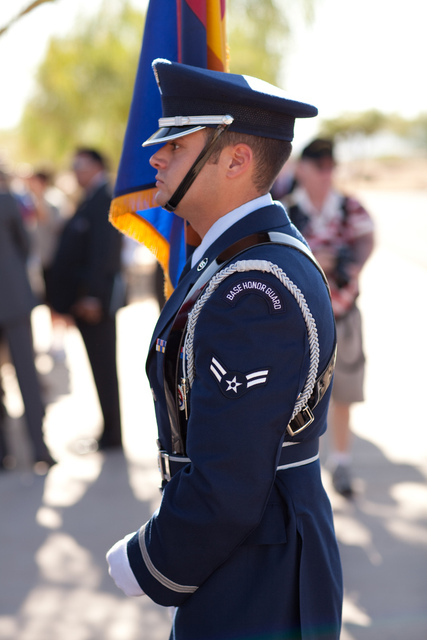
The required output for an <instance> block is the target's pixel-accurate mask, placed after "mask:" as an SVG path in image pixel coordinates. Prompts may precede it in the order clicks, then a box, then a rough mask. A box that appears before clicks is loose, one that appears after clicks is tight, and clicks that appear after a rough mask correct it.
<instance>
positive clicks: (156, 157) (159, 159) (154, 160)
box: [150, 147, 166, 169]
mask: <svg viewBox="0 0 427 640" xmlns="http://www.w3.org/2000/svg"><path fill="white" fill-rule="evenodd" d="M163 150H164V147H162V148H161V149H158V150H157V151H156V153H154V154H153V155H152V156H151V158H150V164H151V166H152V167H154V168H155V169H158V168H159V167H161V166H163V167H164V166H165V164H166V158H165V157H164V153H162V152H163Z"/></svg>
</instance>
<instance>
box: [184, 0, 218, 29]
mask: <svg viewBox="0 0 427 640" xmlns="http://www.w3.org/2000/svg"><path fill="white" fill-rule="evenodd" d="M185 2H186V3H187V5H188V6H189V7H190V9H191V11H192V12H193V13H195V14H196V16H197V17H198V18H199V20H200V22H201V23H202V24H203V26H204V27H206V0H185ZM224 8H225V7H224Z"/></svg>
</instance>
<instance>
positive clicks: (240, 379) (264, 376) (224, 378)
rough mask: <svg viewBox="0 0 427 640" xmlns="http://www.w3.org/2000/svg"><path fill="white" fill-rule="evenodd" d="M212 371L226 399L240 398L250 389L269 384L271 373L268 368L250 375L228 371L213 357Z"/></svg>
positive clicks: (252, 372) (251, 372)
mask: <svg viewBox="0 0 427 640" xmlns="http://www.w3.org/2000/svg"><path fill="white" fill-rule="evenodd" d="M210 371H211V373H212V375H213V376H214V377H215V378H216V380H217V382H218V384H219V388H220V389H221V391H222V393H223V394H224V395H225V397H226V398H240V396H243V395H244V394H245V393H246V392H247V391H249V390H250V389H253V388H254V387H258V386H261V385H265V384H267V380H268V375H269V372H270V370H269V369H267V368H264V369H258V370H257V371H250V372H249V373H241V372H240V371H232V370H228V369H226V368H225V367H224V366H223V365H222V364H221V363H220V361H219V360H218V359H217V358H216V357H215V356H212V360H211V364H210Z"/></svg>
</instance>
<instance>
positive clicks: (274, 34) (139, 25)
mask: <svg viewBox="0 0 427 640" xmlns="http://www.w3.org/2000/svg"><path fill="white" fill-rule="evenodd" d="M313 3H314V0H304V1H303V3H302V4H301V2H300V1H299V0H293V2H292V0H289V2H288V3H287V4H286V6H285V4H284V0H263V1H262V2H259V0H228V1H227V34H228V42H229V48H230V51H231V56H230V70H231V71H232V72H235V73H246V74H249V75H253V76H257V77H260V78H262V79H264V80H266V81H269V82H272V83H275V84H278V82H279V80H278V79H279V77H280V71H281V62H282V59H283V57H284V55H285V43H286V41H287V39H288V38H289V36H290V33H291V23H292V15H293V14H292V11H291V7H292V8H293V10H294V11H295V10H296V11H298V12H299V13H301V7H302V8H303V11H305V12H306V13H305V15H306V16H308V15H309V12H310V9H311V8H312V7H313ZM118 4H119V3H116V4H114V7H116V9H115V10H114V9H112V8H111V5H109V4H108V3H107V2H106V1H104V4H103V5H102V7H101V10H100V12H99V14H98V15H97V16H96V17H95V18H92V19H87V20H86V21H85V22H84V23H81V24H80V26H79V27H78V28H76V29H74V31H73V32H72V33H71V35H69V36H67V37H65V38H54V39H52V40H51V42H50V45H49V48H48V51H47V54H46V57H45V60H44V61H43V63H42V64H41V66H40V68H39V71H38V74H37V85H36V91H35V93H34V95H33V97H32V99H31V100H30V101H29V103H28V104H27V107H26V109H25V111H24V115H23V119H22V122H21V126H20V135H21V136H22V139H23V141H24V149H23V154H24V156H25V159H26V160H27V161H29V162H54V163H55V164H56V165H57V166H61V165H62V166H64V165H65V164H66V163H67V162H68V159H69V156H70V155H71V153H72V152H73V150H74V148H75V147H76V146H80V145H92V146H96V147H98V148H100V149H101V150H103V151H104V152H105V153H106V154H107V155H108V156H109V157H110V159H111V161H112V163H113V166H116V165H117V163H118V160H119V157H120V151H121V146H122V142H123V137H124V133H125V129H126V122H127V117H128V112H129V107H130V102H131V98H132V91H133V85H134V78H135V73H136V68H137V64H138V59H139V52H140V47H141V38H142V32H143V27H144V15H143V14H142V13H140V12H139V11H137V10H136V9H135V8H132V6H131V4H130V2H129V0H126V1H125V2H124V3H123V4H122V6H121V8H120V9H119V10H117V6H118Z"/></svg>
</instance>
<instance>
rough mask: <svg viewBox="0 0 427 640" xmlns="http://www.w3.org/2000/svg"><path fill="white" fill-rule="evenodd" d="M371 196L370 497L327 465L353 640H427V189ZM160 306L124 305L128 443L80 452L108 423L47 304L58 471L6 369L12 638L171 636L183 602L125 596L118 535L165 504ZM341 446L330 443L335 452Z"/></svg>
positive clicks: (75, 345) (366, 410) (2, 528)
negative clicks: (38, 453) (58, 360)
mask: <svg viewBox="0 0 427 640" xmlns="http://www.w3.org/2000/svg"><path fill="white" fill-rule="evenodd" d="M363 197H364V200H365V202H366V204H367V205H369V207H370V208H371V210H372V212H373V214H374V216H375V219H376V222H377V228H378V246H377V250H376V252H375V255H374V256H373V258H372V259H371V261H370V263H369V265H368V267H367V268H366V271H365V275H364V278H363V283H362V285H363V295H362V298H361V305H362V308H363V311H364V317H365V335H366V351H367V355H368V359H369V369H368V379H367V385H366V386H367V389H366V390H367V399H366V402H365V403H364V404H363V405H360V406H358V407H357V408H356V409H355V411H354V416H353V422H354V434H355V436H354V472H355V476H356V480H357V487H358V495H357V498H356V499H355V500H354V501H352V502H348V501H346V500H344V499H342V498H341V497H340V496H337V495H335V494H334V492H333V490H332V488H331V485H330V477H329V473H328V470H327V469H326V468H325V469H324V481H325V485H326V487H327V489H328V491H329V493H330V497H331V501H332V504H333V508H334V514H335V523H336V529H337V535H338V538H339V542H340V548H341V553H342V560H343V567H344V582H345V605H344V628H343V633H342V640H401V639H402V638H404V639H405V640H426V639H427V486H426V477H427V418H426V414H425V410H424V406H423V399H424V395H425V387H426V384H425V383H426V374H425V371H424V363H425V362H426V360H427V342H426V340H425V339H424V338H423V337H422V335H423V329H424V325H425V314H426V310H427V302H426V285H427V252H426V238H427V234H426V225H427V215H426V214H427V196H426V195H425V194H422V193H420V192H418V193H405V194H400V193H395V194H390V193H388V194H387V193H385V194H384V193H375V192H370V193H369V192H366V193H364V194H363ZM402 214H404V220H405V225H406V226H405V227H404V228H403V225H402V223H401V218H402ZM409 229H410V230H411V234H412V235H413V237H412V238H411V241H409V238H408V237H406V235H407V234H408V230H409ZM405 232H406V234H405ZM156 317H157V305H156V304H155V302H154V301H153V300H152V299H151V298H150V297H145V298H144V299H141V300H140V301H139V302H136V303H134V304H132V305H131V306H129V307H128V308H126V309H124V310H122V311H121V312H120V314H119V373H120V384H121V394H122V406H123V423H124V432H125V454H124V455H122V454H118V453H115V454H109V455H104V454H100V453H91V454H88V455H83V456H82V455H76V453H75V452H73V443H74V442H75V441H76V439H78V438H79V437H82V436H83V437H86V436H96V435H97V425H98V424H99V421H100V413H99V408H98V405H97V402H96V400H95V390H94V386H93V382H92V379H91V376H90V373H89V369H88V363H87V360H86V356H85V352H84V349H83V346H82V344H81V341H80V337H79V335H78V333H77V332H76V331H75V330H74V329H69V330H68V333H67V336H66V352H67V359H66V362H65V363H62V364H56V365H55V364H54V363H53V361H52V360H51V359H50V358H49V357H48V356H46V355H43V350H44V349H45V347H46V345H47V344H48V341H49V317H48V314H47V312H46V309H44V308H43V307H40V308H38V309H37V312H36V313H35V314H34V327H35V335H36V344H37V348H38V351H39V353H40V355H39V356H38V359H37V364H38V368H39V370H40V373H41V378H42V381H43V385H44V387H45V393H46V395H47V397H48V399H49V406H48V414H47V419H46V436H47V440H48V443H49V445H50V446H51V448H52V450H53V452H54V454H55V455H56V456H57V458H58V459H59V460H60V463H59V464H58V465H57V466H56V467H54V468H53V469H51V471H50V472H49V474H48V476H47V477H41V476H37V475H35V474H34V473H33V472H32V470H31V468H30V466H29V456H28V449H27V445H26V440H25V433H24V429H23V425H22V418H21V414H22V403H21V400H20V397H19V392H18V390H17V387H16V381H15V379H14V373H13V369H11V367H10V366H7V365H5V366H3V370H2V373H3V376H4V379H5V385H6V390H7V398H6V400H7V407H8V410H9V413H10V415H11V418H10V420H9V424H8V437H9V439H10V442H11V444H12V446H13V447H14V449H15V452H16V454H17V456H18V466H17V468H16V469H15V470H14V471H9V472H4V473H2V474H1V475H0V505H1V520H0V541H1V544H0V639H2V640H101V639H102V640H166V639H167V638H168V632H169V626H170V624H169V617H168V612H167V611H164V610H163V609H162V608H160V607H157V606H156V605H154V604H152V603H151V602H150V601H149V600H148V598H141V599H127V598H125V597H122V596H121V594H120V592H119V591H118V590H117V589H116V588H115V586H114V584H113V583H112V581H111V580H110V578H109V577H108V574H107V568H106V563H105V560H104V555H105V551H106V550H107V549H108V548H109V547H110V545H111V544H112V543H113V542H115V541H116V540H117V539H118V538H120V537H121V536H122V535H123V534H125V533H128V532H129V531H130V530H132V529H136V528H137V527H138V526H139V525H140V524H141V523H142V522H144V521H145V519H146V518H147V517H148V516H149V514H150V513H151V512H152V511H153V509H155V508H156V506H157V505H158V502H159V492H158V490H157V482H158V478H157V469H156V464H155V454H156V447H155V442H154V441H155V427H154V418H153V409H152V402H151V396H150V392H149V389H148V386H147V383H146V380H145V374H144V360H145V352H146V349H147V344H148V341H149V337H150V333H151V330H152V327H153V325H154V323H155V320H156ZM327 446H328V443H327V441H326V442H325V443H324V448H323V451H322V456H323V459H324V458H325V456H326V453H327ZM320 588H321V586H320ZM201 640H203V639H201Z"/></svg>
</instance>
